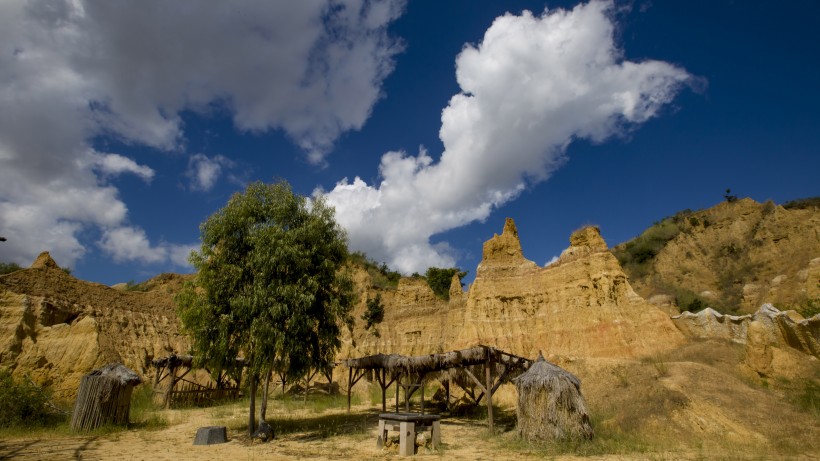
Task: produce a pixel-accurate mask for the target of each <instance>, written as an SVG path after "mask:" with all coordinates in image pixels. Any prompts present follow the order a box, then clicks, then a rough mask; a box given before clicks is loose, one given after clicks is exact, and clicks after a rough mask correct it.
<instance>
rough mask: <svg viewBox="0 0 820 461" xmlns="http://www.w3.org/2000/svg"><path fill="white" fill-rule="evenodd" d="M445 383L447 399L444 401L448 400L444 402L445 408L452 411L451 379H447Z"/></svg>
mask: <svg viewBox="0 0 820 461" xmlns="http://www.w3.org/2000/svg"><path fill="white" fill-rule="evenodd" d="M443 384H444V395H445V400H444V401H445V402H446V403H445V404H444V409H445V410H447V411H450V380H449V379H448V380H445V381H444V383H443Z"/></svg>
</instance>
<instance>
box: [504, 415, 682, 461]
mask: <svg viewBox="0 0 820 461" xmlns="http://www.w3.org/2000/svg"><path fill="white" fill-rule="evenodd" d="M614 419H615V415H613V414H605V415H601V414H600V413H598V414H597V416H596V414H593V415H592V427H593V428H594V429H595V436H594V437H593V438H592V439H590V440H567V441H550V442H546V441H545V442H528V441H525V440H522V439H521V438H519V437H518V436H517V434H515V433H514V432H513V433H510V434H508V435H507V437H504V438H499V439H498V440H499V445H500V447H501V448H503V449H504V450H509V451H511V452H513V453H527V454H531V455H535V456H538V457H542V458H551V457H555V456H561V455H574V456H582V457H587V456H600V455H612V454H620V455H627V454H636V453H650V452H661V451H666V450H668V449H669V448H670V446H671V443H665V442H664V441H660V440H647V439H645V438H644V437H643V436H642V435H641V434H640V433H639V432H635V431H624V430H621V429H620V428H619V427H617V426H616V425H613V424H612V421H613V420H614Z"/></svg>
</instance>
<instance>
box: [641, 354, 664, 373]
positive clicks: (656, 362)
mask: <svg viewBox="0 0 820 461" xmlns="http://www.w3.org/2000/svg"><path fill="white" fill-rule="evenodd" d="M641 362H642V363H644V364H647V365H651V366H652V368H654V369H655V372H657V375H656V377H657V378H665V377H667V376H669V366H668V365H667V363H666V361H665V360H664V359H663V358H662V357H660V356H657V355H653V356H651V357H645V358H643V359H641Z"/></svg>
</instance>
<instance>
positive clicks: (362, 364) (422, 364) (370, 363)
mask: <svg viewBox="0 0 820 461" xmlns="http://www.w3.org/2000/svg"><path fill="white" fill-rule="evenodd" d="M488 356H490V357H491V358H492V361H493V362H494V363H495V364H498V365H506V366H513V365H517V364H518V365H519V366H523V365H524V364H528V363H530V362H531V360H530V359H526V358H524V357H518V356H516V355H513V354H510V353H508V352H504V351H502V350H500V349H496V348H494V347H490V346H476V347H471V348H469V349H462V350H458V351H452V352H444V353H441V354H427V355H416V356H406V355H399V354H375V355H368V356H366V357H360V358H351V359H344V360H342V361H341V362H340V363H341V364H342V365H345V366H347V367H349V368H357V369H360V370H376V369H384V370H387V371H388V372H391V373H397V372H402V373H431V372H438V371H443V370H448V369H451V368H460V367H467V366H471V365H483V364H484V363H485V362H486V361H487V357H488Z"/></svg>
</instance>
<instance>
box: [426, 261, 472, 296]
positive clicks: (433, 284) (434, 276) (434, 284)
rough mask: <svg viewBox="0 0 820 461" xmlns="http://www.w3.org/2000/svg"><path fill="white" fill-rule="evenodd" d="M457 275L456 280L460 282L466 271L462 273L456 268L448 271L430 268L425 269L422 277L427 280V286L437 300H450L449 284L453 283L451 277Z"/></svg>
mask: <svg viewBox="0 0 820 461" xmlns="http://www.w3.org/2000/svg"><path fill="white" fill-rule="evenodd" d="M455 274H458V279H459V281H461V279H462V278H464V276H465V275H467V272H466V271H462V270H461V269H459V268H457V267H452V268H449V269H442V268H440V267H431V268H429V269H427V273H426V274H424V276H425V277H426V278H427V284H428V285H430V288H431V289H432V290H433V293H435V294H436V296H438V297H439V298H443V299H447V300H449V299H450V284H451V283H453V275H455Z"/></svg>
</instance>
